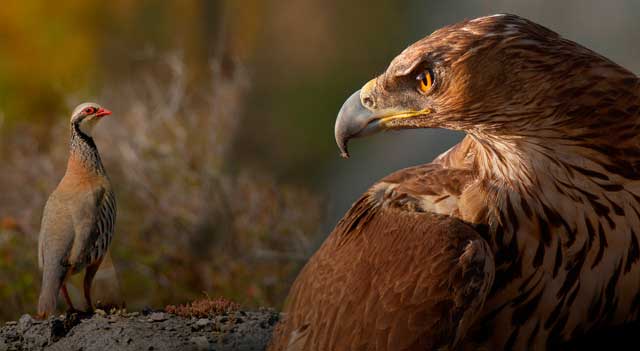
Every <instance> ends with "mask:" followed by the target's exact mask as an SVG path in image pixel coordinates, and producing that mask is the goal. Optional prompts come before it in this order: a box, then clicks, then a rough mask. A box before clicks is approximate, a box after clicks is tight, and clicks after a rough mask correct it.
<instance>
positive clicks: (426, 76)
mask: <svg viewBox="0 0 640 351" xmlns="http://www.w3.org/2000/svg"><path fill="white" fill-rule="evenodd" d="M416 80H417V81H418V90H419V91H420V93H422V94H424V93H426V92H428V91H429V90H431V86H432V85H433V80H434V79H433V71H431V70H430V69H427V70H425V71H423V72H421V73H420V74H418V76H417V77H416Z"/></svg>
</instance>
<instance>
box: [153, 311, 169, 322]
mask: <svg viewBox="0 0 640 351" xmlns="http://www.w3.org/2000/svg"><path fill="white" fill-rule="evenodd" d="M149 319H150V320H151V321H152V322H162V321H166V320H167V315H166V313H164V312H153V313H151V315H150V316H149Z"/></svg>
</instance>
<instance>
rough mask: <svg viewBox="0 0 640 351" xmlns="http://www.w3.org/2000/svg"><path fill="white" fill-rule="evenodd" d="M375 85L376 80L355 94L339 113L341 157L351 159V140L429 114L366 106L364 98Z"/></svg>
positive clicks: (424, 111)
mask: <svg viewBox="0 0 640 351" xmlns="http://www.w3.org/2000/svg"><path fill="white" fill-rule="evenodd" d="M374 85H375V79H372V80H371V81H369V83H367V84H365V86H364V87H362V89H360V90H358V91H356V92H355V93H353V94H352V95H351V96H350V97H349V98H348V99H347V101H345V102H344V104H343V105H342V107H341V108H340V112H338V118H337V119H336V125H335V131H334V132H335V137H336V143H337V144H338V148H340V152H341V153H340V156H342V157H343V158H349V151H348V149H347V144H348V142H349V139H351V138H359V137H364V136H368V135H372V134H375V133H378V132H381V131H385V130H388V129H395V128H399V127H401V126H398V125H395V126H394V125H393V124H391V123H390V122H392V121H395V120H399V119H405V118H410V117H415V116H423V115H427V114H429V112H430V110H429V109H424V110H420V111H407V110H399V109H396V108H385V109H375V108H369V107H367V106H365V104H364V103H363V100H364V96H368V95H369V94H370V91H371V89H372V87H373V86H374Z"/></svg>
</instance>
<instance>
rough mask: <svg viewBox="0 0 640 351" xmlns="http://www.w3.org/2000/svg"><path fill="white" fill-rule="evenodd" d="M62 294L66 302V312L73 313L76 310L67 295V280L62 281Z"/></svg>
mask: <svg viewBox="0 0 640 351" xmlns="http://www.w3.org/2000/svg"><path fill="white" fill-rule="evenodd" d="M62 296H64V300H65V301H66V302H67V306H68V309H67V313H75V312H78V310H76V308H75V307H73V303H72V302H71V298H70V297H69V292H68V291H67V282H66V281H65V282H64V283H62Z"/></svg>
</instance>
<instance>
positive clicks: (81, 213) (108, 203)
mask: <svg viewBox="0 0 640 351" xmlns="http://www.w3.org/2000/svg"><path fill="white" fill-rule="evenodd" d="M110 114H111V111H109V110H107V109H104V108H102V107H101V106H100V105H98V104H96V103H84V104H81V105H79V106H78V107H76V109H75V110H74V112H73V114H72V116H71V123H70V124H71V138H70V152H69V160H68V163H67V170H66V172H65V175H64V177H63V178H62V180H61V181H60V183H59V184H58V186H57V187H56V189H55V190H54V191H53V193H52V194H51V195H50V196H49V199H48V200H47V203H46V205H45V208H44V213H43V216H42V225H41V228H40V236H39V240H38V260H39V266H40V268H41V269H42V288H41V293H40V298H39V302H38V314H39V316H41V317H43V318H44V317H47V316H48V315H51V314H52V313H54V312H55V308H56V301H57V296H58V292H59V291H60V290H62V293H63V295H64V298H65V300H66V302H67V304H68V306H69V308H70V309H71V310H74V307H73V304H72V302H71V299H70V298H69V294H68V292H67V289H66V282H67V279H68V277H69V276H70V275H72V274H76V273H79V272H80V271H82V270H83V269H86V272H85V276H84V283H83V288H84V297H85V300H86V303H87V306H88V308H89V309H92V306H93V305H92V301H91V283H92V281H93V278H94V276H95V273H96V271H97V270H98V268H99V267H100V263H101V262H102V258H103V256H104V254H105V253H106V251H107V249H108V248H109V245H110V243H111V240H112V238H113V232H114V225H115V220H116V200H115V196H114V193H113V190H112V188H111V182H110V181H109V178H108V176H107V173H106V171H105V169H104V166H103V165H102V161H101V159H100V154H99V153H98V149H97V147H96V144H95V143H94V141H93V138H92V136H91V132H92V130H93V127H94V126H95V125H96V124H97V123H98V122H99V121H100V120H101V119H102V118H103V117H104V116H107V115H110Z"/></svg>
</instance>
